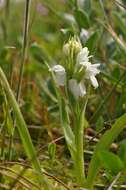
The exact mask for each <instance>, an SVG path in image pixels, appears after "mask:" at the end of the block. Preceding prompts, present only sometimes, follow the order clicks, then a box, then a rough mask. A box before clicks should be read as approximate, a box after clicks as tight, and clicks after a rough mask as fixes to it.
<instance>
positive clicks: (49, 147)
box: [48, 143, 56, 161]
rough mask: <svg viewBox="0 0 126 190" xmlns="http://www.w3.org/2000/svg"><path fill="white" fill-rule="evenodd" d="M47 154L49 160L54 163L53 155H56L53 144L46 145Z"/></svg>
mask: <svg viewBox="0 0 126 190" xmlns="http://www.w3.org/2000/svg"><path fill="white" fill-rule="evenodd" d="M48 152H49V156H50V158H51V160H52V161H54V159H55V154H56V144H55V143H50V144H49V145H48Z"/></svg>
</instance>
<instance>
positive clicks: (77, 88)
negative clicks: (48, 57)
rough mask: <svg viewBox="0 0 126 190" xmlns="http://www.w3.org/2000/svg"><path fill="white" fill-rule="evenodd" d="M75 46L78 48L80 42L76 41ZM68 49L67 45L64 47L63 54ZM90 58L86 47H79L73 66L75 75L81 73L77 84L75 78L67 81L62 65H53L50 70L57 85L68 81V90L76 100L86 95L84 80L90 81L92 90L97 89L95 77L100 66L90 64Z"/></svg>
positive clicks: (65, 71)
mask: <svg viewBox="0 0 126 190" xmlns="http://www.w3.org/2000/svg"><path fill="white" fill-rule="evenodd" d="M77 43H78V44H77ZM76 44H77V48H78V47H80V42H77V41H76ZM68 47H69V46H68V44H65V45H64V48H63V50H64V52H65V53H66V51H67V52H68ZM65 48H66V49H65ZM90 57H91V56H89V50H88V48H87V47H84V48H82V47H81V48H80V50H79V52H78V53H77V55H76V60H75V62H76V64H75V65H74V70H76V73H77V74H79V73H80V72H82V73H83V75H82V77H81V79H80V80H79V82H78V80H77V77H76V76H73V77H72V78H70V79H69V80H68V78H69V76H67V67H63V66H62V65H55V66H53V67H52V68H51V70H52V71H53V72H54V73H55V77H56V82H57V85H58V86H64V85H65V84H67V83H66V80H68V88H69V90H70V91H71V93H72V94H73V95H74V97H75V98H76V99H77V98H78V97H83V96H85V94H86V87H85V80H90V82H91V84H92V85H93V87H94V88H97V87H98V82H97V79H96V75H97V74H99V72H100V70H99V69H98V67H99V66H100V64H91V62H89V58H90ZM65 68H66V69H65Z"/></svg>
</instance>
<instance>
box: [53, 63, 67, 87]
mask: <svg viewBox="0 0 126 190" xmlns="http://www.w3.org/2000/svg"><path fill="white" fill-rule="evenodd" d="M50 70H51V71H53V72H54V73H55V77H56V82H57V84H58V86H64V85H65V82H66V71H65V69H64V67H63V66H62V65H55V66H53V67H52V68H51V69H50Z"/></svg>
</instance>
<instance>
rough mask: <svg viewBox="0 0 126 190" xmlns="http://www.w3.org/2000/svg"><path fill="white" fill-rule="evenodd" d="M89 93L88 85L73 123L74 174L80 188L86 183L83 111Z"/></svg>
mask: <svg viewBox="0 0 126 190" xmlns="http://www.w3.org/2000/svg"><path fill="white" fill-rule="evenodd" d="M89 93H90V85H89V87H88V92H87V96H86V100H85V102H84V105H82V109H80V108H79V110H80V111H79V113H77V114H76V123H75V125H76V126H75V144H76V160H75V172H76V178H77V182H78V184H79V185H80V186H82V187H84V186H85V183H86V178H85V166H84V121H85V119H84V118H85V110H86V106H87V102H88V97H89Z"/></svg>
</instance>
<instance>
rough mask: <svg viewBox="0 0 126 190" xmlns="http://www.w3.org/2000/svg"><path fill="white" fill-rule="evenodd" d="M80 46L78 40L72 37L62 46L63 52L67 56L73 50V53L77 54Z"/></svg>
mask: <svg viewBox="0 0 126 190" xmlns="http://www.w3.org/2000/svg"><path fill="white" fill-rule="evenodd" d="M81 49H82V46H81V43H80V42H79V40H77V39H75V38H72V39H71V40H69V41H68V43H66V44H65V45H64V46H63V52H64V54H65V55H67V56H69V55H70V52H73V53H74V54H77V53H79V52H80V51H81Z"/></svg>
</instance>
